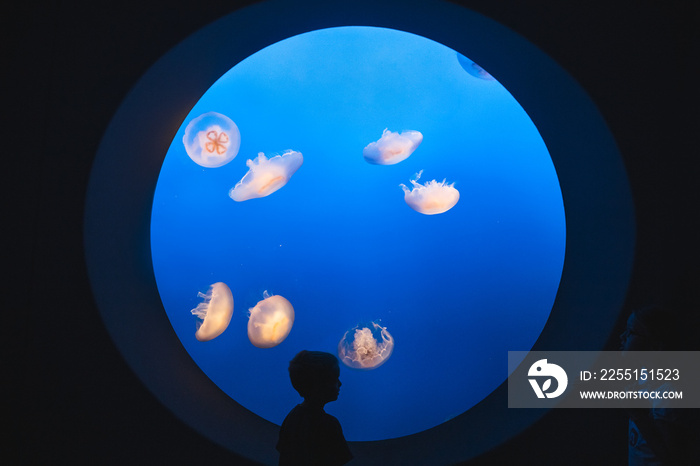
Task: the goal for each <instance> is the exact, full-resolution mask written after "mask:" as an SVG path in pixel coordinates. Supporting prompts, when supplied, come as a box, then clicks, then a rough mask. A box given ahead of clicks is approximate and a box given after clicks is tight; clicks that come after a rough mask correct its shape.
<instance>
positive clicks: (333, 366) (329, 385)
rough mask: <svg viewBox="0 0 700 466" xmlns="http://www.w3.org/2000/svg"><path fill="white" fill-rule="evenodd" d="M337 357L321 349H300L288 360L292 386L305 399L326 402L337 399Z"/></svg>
mask: <svg viewBox="0 0 700 466" xmlns="http://www.w3.org/2000/svg"><path fill="white" fill-rule="evenodd" d="M339 376H340V367H339V366H338V359H337V358H336V357H335V356H333V355H332V354H330V353H324V352H321V351H306V350H304V351H300V352H299V354H297V355H296V356H294V359H292V360H291V361H290V362H289V378H290V379H291V381H292V386H293V387H294V389H295V390H296V391H297V392H299V395H301V396H302V397H303V398H304V399H305V400H312V401H316V402H320V403H328V402H329V401H335V400H337V399H338V393H339V390H340V385H341V383H340V380H339V378H338V377H339Z"/></svg>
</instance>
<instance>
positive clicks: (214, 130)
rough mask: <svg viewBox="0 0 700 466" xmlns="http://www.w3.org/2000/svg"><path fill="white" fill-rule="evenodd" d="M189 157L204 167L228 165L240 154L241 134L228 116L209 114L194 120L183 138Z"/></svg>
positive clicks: (186, 129)
mask: <svg viewBox="0 0 700 466" xmlns="http://www.w3.org/2000/svg"><path fill="white" fill-rule="evenodd" d="M182 142H183V143H184V144H185V151H187V155H189V156H190V158H191V159H192V160H193V161H194V162H195V163H196V164H199V165H201V166H203V167H208V168H216V167H220V166H222V165H226V164H227V163H229V162H230V161H231V160H233V159H234V158H235V157H236V155H237V154H238V148H239V147H240V146H241V133H240V132H239V131H238V126H236V123H234V122H233V121H232V120H231V119H230V118H229V117H227V116H226V115H222V114H220V113H216V112H209V113H205V114H203V115H200V116H198V117H197V118H195V119H193V120H192V121H190V122H189V124H188V125H187V128H185V135H184V136H183V138H182Z"/></svg>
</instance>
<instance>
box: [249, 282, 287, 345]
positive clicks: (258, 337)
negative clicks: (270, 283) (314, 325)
mask: <svg viewBox="0 0 700 466" xmlns="http://www.w3.org/2000/svg"><path fill="white" fill-rule="evenodd" d="M249 311H250V317H249V318H248V338H249V339H250V342H251V343H252V344H253V346H257V347H258V348H272V347H273V346H277V345H279V344H280V343H282V342H283V341H284V339H285V338H287V335H289V332H291V331H292V325H294V307H292V303H290V302H289V301H288V300H287V299H286V298H284V297H282V296H280V295H270V294H268V293H267V291H265V292H264V293H263V300H262V301H258V304H256V305H255V307H252V308H250V309H249Z"/></svg>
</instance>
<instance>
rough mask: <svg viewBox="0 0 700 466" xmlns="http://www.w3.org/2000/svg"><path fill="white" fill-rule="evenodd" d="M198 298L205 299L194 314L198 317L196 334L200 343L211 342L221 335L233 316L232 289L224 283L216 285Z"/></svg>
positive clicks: (199, 294) (193, 310) (194, 310)
mask: <svg viewBox="0 0 700 466" xmlns="http://www.w3.org/2000/svg"><path fill="white" fill-rule="evenodd" d="M197 296H199V297H200V298H204V301H202V302H201V303H199V304H198V305H197V307H196V308H194V309H192V311H191V312H192V314H193V315H194V316H196V317H197V318H198V319H200V320H198V321H197V332H196V333H195V334H194V336H195V338H196V339H197V340H199V341H209V340H213V339H214V338H216V337H218V336H219V335H221V334H222V333H223V332H224V330H226V327H228V324H229V322H231V316H232V315H233V295H232V294H231V289H230V288H229V287H228V285H226V284H225V283H222V282H217V283H214V284H213V285H211V286H210V287H209V290H208V291H207V292H206V293H202V292H201V291H200V292H199V293H197Z"/></svg>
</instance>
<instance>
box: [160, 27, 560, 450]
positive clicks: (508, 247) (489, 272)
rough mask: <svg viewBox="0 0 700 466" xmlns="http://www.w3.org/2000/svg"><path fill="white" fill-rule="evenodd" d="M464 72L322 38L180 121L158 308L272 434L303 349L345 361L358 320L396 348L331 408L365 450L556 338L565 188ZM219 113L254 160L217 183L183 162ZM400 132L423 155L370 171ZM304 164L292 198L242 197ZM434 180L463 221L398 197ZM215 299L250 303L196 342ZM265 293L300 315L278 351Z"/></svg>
mask: <svg viewBox="0 0 700 466" xmlns="http://www.w3.org/2000/svg"><path fill="white" fill-rule="evenodd" d="M458 57H459V56H458V54H457V53H456V52H455V51H454V50H451V49H449V48H447V47H445V46H443V45H441V44H438V43H436V42H433V41H430V40H428V39H425V38H423V37H420V36H416V35H413V34H409V33H405V32H400V31H395V30H389V29H380V28H368V27H346V28H334V29H325V30H319V31H314V32H311V33H307V34H302V35H299V36H295V37H292V38H289V39H287V40H284V41H282V42H279V43H277V44H274V45H272V46H270V47H267V48H265V49H263V50H261V51H259V52H258V53H256V54H254V55H252V56H251V57H249V58H247V59H246V60H244V61H242V62H241V63H239V64H237V65H236V66H235V67H234V68H232V69H231V70H230V71H229V72H228V73H226V74H225V75H224V76H222V77H221V79H219V80H218V81H217V82H216V83H215V84H214V85H213V86H212V87H211V88H210V89H209V90H208V91H207V93H206V94H205V95H204V96H202V98H201V100H200V101H199V102H198V103H197V104H196V105H195V106H194V108H193V109H192V111H191V112H190V114H189V115H188V116H187V117H186V118H185V120H184V121H183V122H182V126H181V127H180V129H179V131H178V133H177V135H176V136H175V138H174V140H173V142H172V145H171V146H170V149H169V150H168V153H167V155H166V157H165V160H164V162H163V167H162V169H161V173H160V177H159V180H158V185H157V188H156V192H155V198H154V201H153V211H152V220H151V243H152V254H153V266H154V270H155V274H156V281H157V284H158V290H159V292H160V295H161V298H162V301H163V305H164V307H165V310H166V312H167V314H168V317H169V319H170V322H171V323H172V326H173V328H174V330H175V332H176V333H177V335H178V337H179V338H180V340H181V341H182V344H183V345H184V347H185V348H186V350H187V351H188V353H189V354H190V355H191V356H192V358H193V359H194V361H195V362H196V363H197V364H198V365H199V366H200V367H201V368H202V370H203V371H204V372H205V373H206V374H207V376H208V377H209V378H210V379H211V380H212V381H213V382H214V383H216V384H217V385H218V386H219V387H220V388H221V389H222V390H224V391H225V392H226V393H227V394H228V395H230V396H231V398H233V399H235V400H236V401H237V402H238V403H240V404H242V405H243V406H244V407H246V408H248V409H249V410H251V411H253V412H255V413H256V414H258V415H260V416H262V417H263V418H265V419H268V420H270V421H272V422H275V423H277V424H280V423H281V422H282V420H283V419H284V417H285V416H286V414H287V413H288V412H289V410H290V409H291V408H292V407H293V406H294V405H295V404H296V403H298V402H300V401H301V400H300V398H299V396H298V395H297V393H296V392H295V391H294V389H293V388H292V386H291V384H290V383H289V379H288V375H287V364H288V361H289V360H290V359H291V358H292V357H293V356H294V355H295V354H296V353H297V352H298V351H300V350H302V349H312V350H321V351H328V352H332V353H335V352H336V349H337V345H338V342H339V340H340V339H341V338H342V336H343V334H344V333H345V331H346V330H348V329H350V328H352V327H354V326H355V325H357V324H358V323H360V322H368V321H376V320H378V321H379V322H380V324H381V325H382V326H384V327H386V328H387V330H388V331H389V332H390V334H391V335H392V336H393V338H394V340H395V348H394V352H393V354H392V356H391V358H390V359H389V360H388V361H387V362H386V363H385V364H384V365H382V366H381V367H379V368H377V369H376V370H370V371H358V370H353V369H350V368H347V367H345V366H341V381H342V382H343V386H342V388H341V392H340V397H339V399H338V401H336V402H333V403H330V404H328V405H327V406H326V410H327V411H328V412H329V413H331V414H333V415H335V416H336V417H337V418H338V419H339V420H340V422H341V424H342V426H343V429H344V432H345V434H346V437H347V438H348V440H378V439H385V438H392V437H399V436H403V435H408V434H411V433H415V432H420V431H422V430H425V429H427V428H430V427H433V426H435V425H438V424H440V423H442V422H444V421H445V420H447V419H449V418H452V417H454V416H456V415H459V414H460V413H463V412H464V411H466V410H468V409H469V408H470V407H472V406H474V405H475V404H476V403H478V402H479V401H481V400H482V399H483V398H484V397H486V396H487V395H488V394H489V393H491V392H492V391H493V389H494V388H496V387H497V386H498V385H499V384H501V383H502V382H503V381H504V380H505V378H506V377H507V351H509V350H528V349H530V348H531V347H532V345H533V343H534V342H535V340H536V339H537V337H538V336H539V334H540V332H541V331H542V328H543V327H544V325H545V323H546V321H547V318H548V317H549V313H550V310H551V307H552V304H553V302H554V298H555V295H556V292H557V287H558V285H559V280H560V277H561V270H562V265H563V260H564V248H565V236H566V228H565V218H564V207H563V203H562V197H561V191H560V188H559V183H558V179H557V176H556V172H555V170H554V166H553V164H552V161H551V159H550V157H549V153H548V151H547V148H546V146H545V144H544V142H543V140H542V138H541V137H540V135H539V133H538V131H537V129H536V127H535V126H534V124H533V123H532V121H531V120H530V119H529V117H528V115H527V114H526V112H525V111H524V110H523V109H522V108H521V107H520V105H519V104H518V103H517V101H516V100H515V99H514V98H513V97H512V96H511V95H510V93H509V92H508V91H507V90H506V89H505V88H504V87H503V86H502V85H500V84H499V83H498V81H497V80H488V79H480V78H479V77H478V76H475V75H473V74H470V73H468V72H466V71H465V68H463V67H462V65H461V64H460V62H461V63H462V64H463V63H465V60H464V59H462V60H460V59H458ZM467 62H468V60H467ZM497 78H498V77H497V76H496V79H497ZM209 111H214V112H219V113H222V114H224V115H227V116H228V117H229V118H231V119H232V120H233V121H234V122H235V123H236V125H237V126H238V128H239V129H240V133H241V146H240V151H239V153H238V156H237V157H236V158H235V159H234V160H233V161H232V162H230V163H228V164H227V165H224V166H223V167H220V168H204V167H201V166H199V165H197V164H195V163H194V162H193V161H192V160H191V159H190V158H189V157H188V156H187V154H186V152H185V149H184V146H183V144H182V136H183V133H184V129H185V127H186V126H187V123H188V122H189V121H191V120H192V119H193V118H195V117H197V116H199V115H201V114H203V113H205V112H209ZM384 128H389V129H390V130H391V131H403V130H416V131H420V132H421V133H422V134H423V137H424V139H423V142H422V144H421V145H420V146H419V147H418V149H417V150H416V151H415V152H414V153H413V154H412V155H411V156H410V157H409V158H408V159H406V160H405V161H403V162H401V163H399V164H397V165H392V166H377V165H370V164H368V163H367V162H365V161H364V159H363V157H362V149H363V148H364V147H365V146H366V145H367V144H369V143H370V142H372V141H376V140H377V139H379V137H380V136H381V134H382V131H383V130H384ZM287 149H293V150H296V151H300V152H301V153H302V154H303V156H304V163H303V165H302V166H301V168H299V170H298V171H297V172H296V173H295V174H294V175H293V177H292V178H291V180H290V181H289V183H288V184H287V185H286V186H284V187H283V188H281V189H280V190H279V191H277V192H275V193H273V194H271V195H270V196H268V197H264V198H261V199H252V200H248V201H244V202H241V203H238V202H234V201H233V200H231V199H230V198H229V197H228V191H229V190H230V189H231V188H232V187H233V186H234V185H235V184H236V183H237V182H238V181H239V180H240V179H241V178H242V177H243V175H244V174H245V173H246V171H247V168H246V166H245V162H246V160H247V159H249V158H254V157H255V156H256V155H257V153H258V152H264V153H265V154H266V155H267V156H268V157H269V156H272V155H274V154H276V153H282V152H284V151H285V150H287ZM419 170H424V172H423V176H422V178H421V182H425V181H428V180H431V179H437V180H438V181H442V180H443V179H444V178H446V179H447V181H448V182H450V183H451V182H454V183H455V185H454V187H455V188H457V189H458V190H459V192H460V200H459V202H458V203H457V205H456V206H455V207H454V208H452V209H451V210H449V211H448V212H446V213H443V214H439V215H432V216H427V215H422V214H420V213H418V212H415V211H413V210H412V209H411V208H409V207H408V206H407V205H406V203H405V202H404V200H403V192H402V190H401V189H400V188H399V184H400V183H404V184H409V183H408V182H409V179H410V178H411V177H412V176H413V175H414V174H415V173H416V172H418V171H419ZM218 281H222V282H225V283H226V284H228V285H229V287H230V288H231V290H232V292H233V297H234V313H233V318H232V319H231V323H230V325H229V327H228V329H227V330H226V331H225V332H224V333H223V334H222V335H221V336H219V337H218V338H216V339H214V340H212V341H209V342H199V341H197V340H196V339H195V337H194V333H195V330H196V324H195V322H196V319H195V317H193V316H192V315H191V314H190V309H192V308H194V307H196V306H197V304H198V303H199V302H200V299H199V298H197V292H198V291H202V292H205V291H206V290H207V289H208V287H209V285H211V284H212V283H215V282H218ZM264 290H268V291H269V292H270V293H271V294H279V295H282V296H284V297H285V298H287V299H288V300H289V301H290V302H291V303H292V305H293V306H294V309H295V312H296V321H295V323H294V327H293V329H292V331H291V333H290V334H289V336H288V337H287V339H286V340H285V341H284V342H282V343H281V344H280V345H279V346H277V347H274V348H269V349H260V348H256V347H254V346H253V345H252V344H251V343H250V341H249V340H248V337H247V319H248V309H249V308H251V307H253V306H255V304H256V303H257V302H258V301H259V300H261V299H262V295H263V291H264ZM172 383H179V382H178V381H177V380H173V381H172Z"/></svg>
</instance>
